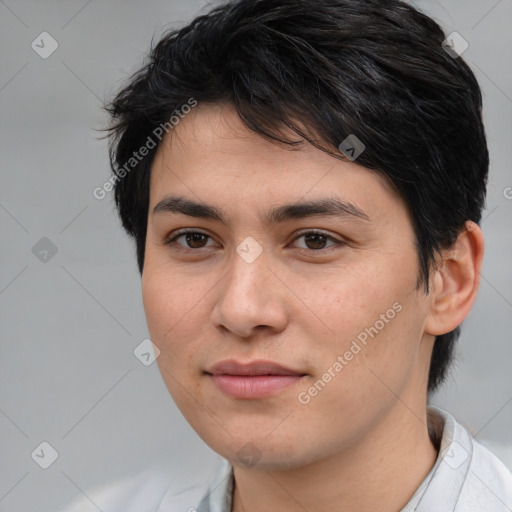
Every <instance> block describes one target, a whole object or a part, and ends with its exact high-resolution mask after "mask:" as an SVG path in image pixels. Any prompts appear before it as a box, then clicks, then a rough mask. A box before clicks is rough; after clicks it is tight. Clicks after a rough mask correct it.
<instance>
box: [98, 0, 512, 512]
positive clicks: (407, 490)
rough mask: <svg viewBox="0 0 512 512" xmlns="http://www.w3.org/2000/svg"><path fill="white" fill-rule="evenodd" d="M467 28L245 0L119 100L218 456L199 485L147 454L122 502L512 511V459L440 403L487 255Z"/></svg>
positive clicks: (141, 250) (119, 180) (223, 511)
mask: <svg viewBox="0 0 512 512" xmlns="http://www.w3.org/2000/svg"><path fill="white" fill-rule="evenodd" d="M455 43H457V39H452V40H450V41H448V43H447V35H446V34H445V33H444V32H443V30H442V29H441V27H440V26H439V25H438V24H437V23H436V22H435V21H434V20H432V19H431V18H430V17H428V16H427V15H426V14H424V13H422V12H420V11H419V10H418V9H416V8H414V7H413V6H411V5H409V4H406V3H404V2H402V1H399V0H386V1H381V0H379V1H377V0H239V1H233V2H228V3H225V4H222V5H218V6H216V7H214V8H212V9H211V10H210V11H209V12H208V13H207V14H204V15H201V16H198V17H197V18H195V19H194V20H193V21H192V22H191V23H190V24H188V25H187V26H185V27H184V28H181V29H179V30H173V31H170V32H168V33H166V34H165V35H164V36H163V37H162V38H161V39H160V41H159V42H158V43H157V44H156V45H155V46H154V47H153V48H152V50H151V53H150V56H149V59H148V61H147V62H146V63H145V64H144V65H143V67H142V68H141V69H140V70H139V71H138V72H137V73H136V74H135V75H133V76H132V77H131V79H130V80H129V82H128V83H127V84H126V85H125V86H124V87H123V88H122V90H120V91H119V92H118V94H117V95H116V97H115V99H114V100H113V101H112V102H111V103H110V104H109V105H108V107H107V108H108V112H109V114H110V115H111V120H112V123H111V125H110V128H109V130H110V131H109V134H110V159H111V165H112V169H113V174H112V177H111V183H112V186H113V188H114V197H115V201H116V205H117V209H118V212H119V215H120V219H121V221H122V224H123V226H124V228H125V230H126V231H127V233H128V234H129V235H130V236H132V237H133V239H134V240H135V243H136V251H137V261H138V268H139V270H140V273H141V283H142V295H143V303H144V310H145V314H146V318H147V324H148V330H149V333H150V338H151V341H152V343H153V345H154V351H155V357H157V364H158V367H159V369H160V371H161V374H162V377H163V380H164V382H165V384H166V386H167V388H168V390H169V392H170V394H171V395H172V397H173V399H174V401H175V402H176V404H177V406H178V408H179V409H180V411H181V413H182V414H183V416H184V417H185V418H186V420H187V421H188V423H189V424H190V425H191V427H192V428H193V429H194V430H195V431H196V432H197V434H198V435H199V436H200V438H201V439H202V440H203V441H204V442H205V443H206V444H207V445H208V446H209V447H210V448H211V449H212V450H213V451H214V452H216V453H217V454H219V455H220V456H221V458H222V464H221V466H220V467H219V470H218V472H217V474H216V475H215V477H214V478H213V480H212V481H211V484H210V485H209V486H207V488H205V489H201V490H200V491H201V492H200V495H199V494H197V492H199V491H198V490H197V489H196V491H195V492H196V495H195V496H196V497H200V499H198V501H197V502H192V499H190V500H188V501H187V499H188V498H187V499H183V496H184V495H183V494H180V493H179V491H178V490H177V489H175V488H174V487H173V486H172V485H171V486H170V487H169V488H168V489H167V491H166V490H165V485H164V483H163V481H159V482H157V480H158V479H157V477H156V476H155V478H153V477H152V476H151V475H149V476H144V477H143V478H140V479H138V480H137V479H135V480H133V481H129V482H125V483H124V484H123V485H119V486H117V487H115V488H114V487H110V488H108V489H107V490H106V493H107V494H108V496H109V498H108V506H105V508H104V510H108V511H110V510H123V511H124V512H127V511H132V510H133V511H135V510H137V511H138V512H143V511H146V512H149V511H151V512H156V511H160V512H163V511H164V510H165V511H173V510H189V511H193V510H194V511H195V510H197V511H199V512H207V511H209V512H214V511H215V512H231V511H232V512H242V511H245V512H253V511H259V510H273V511H276V512H277V511H287V512H294V511H304V510H307V511H308V512H315V511H321V510H340V511H341V510H343V511H347V512H348V511H361V510H379V511H381V512H392V511H398V510H400V511H407V512H409V511H413V510H415V511H424V512H426V511H428V512H432V511H433V510H435V511H436V512H441V511H456V512H469V511H481V512H484V511H485V512H489V511H493V512H498V511H506V510H512V475H511V474H510V473H509V471H508V470H507V469H506V467H505V466H504V465H503V464H502V462H500V461H499V460H498V459H497V457H496V456H495V455H493V454H492V453H491V452H490V451H488V450H487V449H486V448H484V447H483V446H482V445H480V444H479V443H478V442H476V441H475V440H474V439H473V438H472V437H471V435H470V433H469V432H468V430H467V429H466V428H464V427H463V426H462V425H461V424H460V423H459V422H457V421H456V419H455V418H454V417H453V416H452V415H451V414H450V413H448V412H447V411H443V410H441V409H439V408H437V407H434V406H432V405H431V404H430V398H431V396H432V393H433V392H434V391H435V390H436V389H437V388H438V387H439V386H440V385H441V384H442V383H443V381H444V380H445V378H446V375H447V372H448V370H449V368H450V363H451V361H452V358H453V351H454V347H455V344H456V341H457V338H458V336H459V334H460V325H461V323H462V322H463V320H464V318H465V317H466V316H467V315H468V313H469V311H470V309H471V307H472V305H473V303H474V301H475V297H476V295H477V290H478V286H479V281H480V270H481V264H482V258H483V254H484V240H483V236H482V232H481V229H480V227H479V222H480V220H481V214H482V209H483V208H484V204H485V194H486V182H487V176H488V167H489V154H488V149H487V143H486V135H485V129H484V126H483V122H482V96H481V91H480V88H479V85H478V83H477V81H476V79H475V76H474V74H473V72H472V71H471V69H470V68H469V66H468V65H467V64H466V62H465V61H464V59H463V58H462V56H461V55H460V54H458V52H457V48H456V44H455ZM166 485H169V482H167V484H166ZM170 489H172V491H171V490H170ZM102 503H106V502H102ZM187 507H188V508H187Z"/></svg>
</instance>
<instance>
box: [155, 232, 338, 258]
mask: <svg viewBox="0 0 512 512" xmlns="http://www.w3.org/2000/svg"><path fill="white" fill-rule="evenodd" d="M194 234H198V235H203V236H206V237H208V238H209V239H211V238H212V237H211V236H210V235H208V234H206V233H203V232H202V231H190V230H188V231H179V232H178V233H175V234H174V235H173V236H172V238H167V239H166V240H165V241H164V243H163V245H168V246H170V245H172V244H174V243H175V242H176V240H178V239H179V238H180V237H182V236H185V235H194ZM307 235H321V236H323V237H325V239H326V240H327V241H332V242H335V245H333V246H330V247H323V248H321V249H308V248H302V247H299V248H298V249H299V250H300V251H305V252H313V253H318V252H321V251H325V250H328V249H332V248H333V247H335V246H342V245H346V242H344V241H343V240H338V239H336V238H334V237H333V236H331V235H328V234H326V233H324V232H323V231H317V230H310V231H304V232H301V233H299V234H298V235H297V236H296V237H295V238H294V239H293V240H292V242H295V241H296V240H298V239H299V238H302V237H305V236H307ZM178 245H179V244H178ZM179 246H180V247H181V249H183V250H184V251H190V252H198V251H200V250H201V249H207V247H200V248H197V249H193V248H191V247H185V246H182V245H179Z"/></svg>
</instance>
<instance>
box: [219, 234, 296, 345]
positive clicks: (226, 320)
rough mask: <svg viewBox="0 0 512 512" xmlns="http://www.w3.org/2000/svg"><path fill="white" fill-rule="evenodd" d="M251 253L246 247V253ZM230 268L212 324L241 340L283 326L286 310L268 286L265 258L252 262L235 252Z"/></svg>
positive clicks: (269, 275)
mask: <svg viewBox="0 0 512 512" xmlns="http://www.w3.org/2000/svg"><path fill="white" fill-rule="evenodd" d="M249 243H250V242H249ZM240 245H241V246H242V249H243V248H244V246H243V245H242V244H240ZM245 248H246V249H247V247H245ZM251 250H252V249H251V248H250V246H249V251H247V252H250V251H251ZM247 252H246V254H247ZM253 256H254V253H253ZM230 265H231V269H230V272H229V273H228V275H227V276H226V278H225V279H223V281H222V285H221V287H220V290H219V295H218V297H217V302H216V304H215V307H214V310H213V317H212V320H213V322H214V324H215V325H216V326H221V325H222V326H224V327H225V328H227V329H228V330H230V331H233V332H235V333H237V334H238V335H239V336H243V337H247V336H249V335H250V334H251V332H252V330H253V329H254V328H255V327H259V326H269V327H272V328H274V329H276V330H281V329H282V328H283V326H284V324H285V322H286V314H285V308H284V304H283V301H282V300H281V298H280V296H279V294H278V291H277V290H276V289H275V288H274V287H273V286H272V283H270V282H269V280H270V279H271V278H272V272H270V270H269V269H268V267H267V265H268V261H267V258H266V257H265V255H263V254H261V253H260V254H259V255H258V256H257V257H256V258H255V259H253V258H246V257H245V256H244V253H243V252H242V255H240V254H239V250H237V253H236V254H233V257H232V260H231V261H230Z"/></svg>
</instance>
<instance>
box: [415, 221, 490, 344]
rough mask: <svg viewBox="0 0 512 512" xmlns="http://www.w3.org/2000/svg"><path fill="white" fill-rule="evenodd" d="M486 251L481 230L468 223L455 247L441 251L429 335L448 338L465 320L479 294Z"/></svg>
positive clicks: (433, 293)
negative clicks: (445, 335)
mask: <svg viewBox="0 0 512 512" xmlns="http://www.w3.org/2000/svg"><path fill="white" fill-rule="evenodd" d="M484 248H485V244H484V238H483V235H482V230H481V229H480V227H479V226H478V225H477V224H475V223H474V222H471V221H467V222H466V224H465V227H464V229H463V230H462V231H461V233H460V234H459V236H458V237H457V240H456V241H455V242H454V244H453V245H452V246H451V247H449V248H447V249H444V250H443V251H442V253H441V256H442V257H441V259H440V262H439V265H438V268H437V270H436V271H435V275H434V276H433V279H432V291H431V298H432V301H431V303H430V313H429V316H428V318H427V322H426V324H425V332H426V333H428V334H431V335H434V336H439V335H441V334H445V333H447V332H450V331H453V329H455V328H456V327H457V326H458V325H460V324H461V323H462V321H463V320H464V319H465V318H466V316H467V315H468V313H469V311H470V309H471V307H472V306H473V303H474V301H475V298H476V294H477V292H478V287H479V284H480V272H481V268H482V260H483V255H484Z"/></svg>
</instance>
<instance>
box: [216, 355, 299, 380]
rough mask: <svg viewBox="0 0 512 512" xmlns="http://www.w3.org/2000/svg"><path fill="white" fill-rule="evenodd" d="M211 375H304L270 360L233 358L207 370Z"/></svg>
mask: <svg viewBox="0 0 512 512" xmlns="http://www.w3.org/2000/svg"><path fill="white" fill-rule="evenodd" d="M207 373H211V374H212V375H240V376H246V375H304V373H303V372H300V371H296V370H292V369H290V368H286V367H285V366H282V365H280V364H277V363H274V362H272V361H253V362H251V363H239V362H237V361H235V360H233V359H230V360H226V361H221V362H219V363H217V364H215V365H213V366H212V367H211V369H209V370H207Z"/></svg>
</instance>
